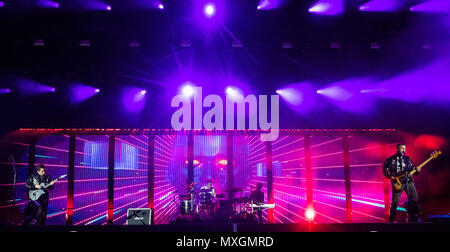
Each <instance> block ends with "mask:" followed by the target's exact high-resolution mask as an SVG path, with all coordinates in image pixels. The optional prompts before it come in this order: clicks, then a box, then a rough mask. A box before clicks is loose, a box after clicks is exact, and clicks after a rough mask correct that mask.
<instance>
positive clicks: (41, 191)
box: [28, 174, 67, 201]
mask: <svg viewBox="0 0 450 252" xmlns="http://www.w3.org/2000/svg"><path fill="white" fill-rule="evenodd" d="M65 177H67V174H65V175H62V176H61V177H59V178H57V179H55V180H53V181H52V182H51V183H48V184H44V183H42V184H40V186H41V189H36V190H30V191H29V192H28V196H29V197H30V200H32V201H36V200H38V199H39V198H40V197H41V196H42V195H44V194H45V189H47V188H49V187H50V186H51V185H52V184H54V183H56V182H58V181H59V180H61V179H63V178H65Z"/></svg>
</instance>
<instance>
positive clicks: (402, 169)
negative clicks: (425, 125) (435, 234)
mask: <svg viewBox="0 0 450 252" xmlns="http://www.w3.org/2000/svg"><path fill="white" fill-rule="evenodd" d="M414 170H415V171H416V173H415V174H418V173H419V172H420V171H421V167H418V168H417V169H416V167H415V166H414V164H413V161H412V160H411V158H410V157H408V156H406V145H405V144H398V145H397V153H396V154H395V155H394V156H392V157H390V158H388V159H387V160H386V161H385V162H384V166H383V174H384V176H385V177H386V178H388V179H390V180H392V184H393V187H392V204H391V209H390V216H389V222H390V223H393V222H394V220H395V215H396V213H397V207H398V205H399V202H400V198H401V196H402V193H403V191H405V192H406V194H407V195H408V206H411V207H412V208H415V209H416V210H415V211H414V210H413V212H411V210H410V209H408V213H409V214H408V215H409V216H410V221H413V222H414V221H417V218H416V217H417V216H418V215H419V213H418V212H419V211H418V200H419V196H418V194H417V190H416V187H415V186H414V181H413V177H412V176H411V175H410V173H411V171H414ZM402 175H406V176H404V177H402V178H400V182H401V184H402V185H401V188H400V190H397V189H396V188H395V186H394V185H395V179H396V177H399V176H402ZM408 208H409V207H408ZM411 218H412V219H411Z"/></svg>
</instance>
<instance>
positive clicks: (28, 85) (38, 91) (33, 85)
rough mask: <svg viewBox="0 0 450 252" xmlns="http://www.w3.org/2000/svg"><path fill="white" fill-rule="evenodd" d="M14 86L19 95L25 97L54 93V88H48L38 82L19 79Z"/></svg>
mask: <svg viewBox="0 0 450 252" xmlns="http://www.w3.org/2000/svg"><path fill="white" fill-rule="evenodd" d="M16 86H17V88H18V89H19V91H20V93H21V94H22V95H25V96H33V95H42V94H48V93H55V92H56V88H54V87H50V86H47V85H44V84H41V83H39V82H36V81H33V80H27V79H19V80H18V81H17V82H16Z"/></svg>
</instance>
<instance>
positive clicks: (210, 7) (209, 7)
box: [204, 3, 216, 18]
mask: <svg viewBox="0 0 450 252" xmlns="http://www.w3.org/2000/svg"><path fill="white" fill-rule="evenodd" d="M204 12H205V15H206V17H208V18H212V17H214V16H215V15H216V6H215V5H214V4H213V3H208V4H206V5H205V8H204Z"/></svg>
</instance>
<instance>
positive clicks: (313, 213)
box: [305, 208, 316, 222]
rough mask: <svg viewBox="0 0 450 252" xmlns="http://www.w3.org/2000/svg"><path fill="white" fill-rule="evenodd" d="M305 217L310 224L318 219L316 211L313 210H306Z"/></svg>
mask: <svg viewBox="0 0 450 252" xmlns="http://www.w3.org/2000/svg"><path fill="white" fill-rule="evenodd" d="M305 217H306V219H307V220H308V221H309V222H313V221H314V218H316V211H314V209H313V208H308V209H306V211H305Z"/></svg>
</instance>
